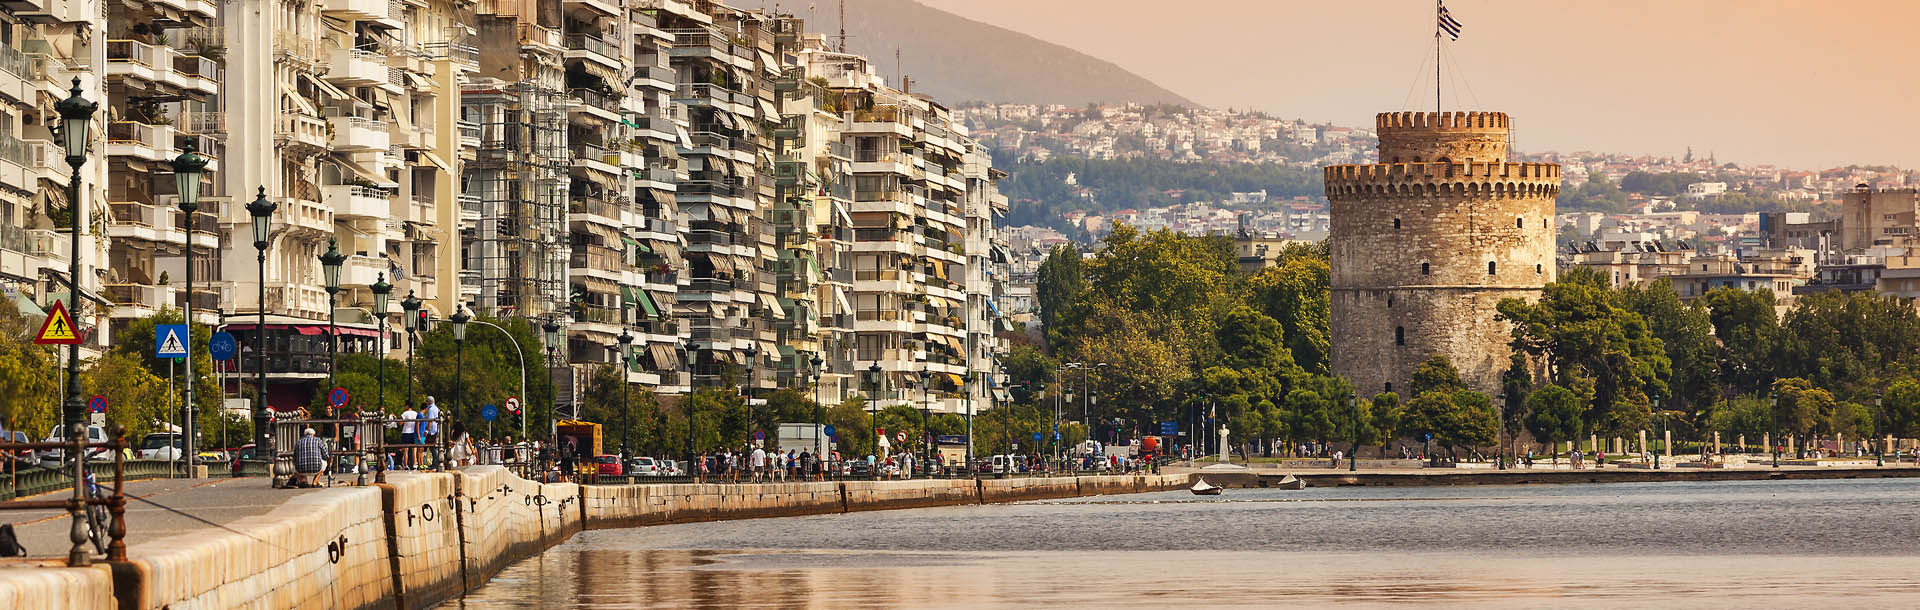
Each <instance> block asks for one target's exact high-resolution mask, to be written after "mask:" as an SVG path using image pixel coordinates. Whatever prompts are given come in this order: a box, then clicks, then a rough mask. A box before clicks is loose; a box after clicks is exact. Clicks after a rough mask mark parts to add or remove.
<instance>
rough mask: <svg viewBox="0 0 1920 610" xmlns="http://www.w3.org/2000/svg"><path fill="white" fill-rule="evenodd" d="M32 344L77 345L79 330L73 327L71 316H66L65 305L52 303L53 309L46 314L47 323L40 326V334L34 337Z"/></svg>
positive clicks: (57, 302)
mask: <svg viewBox="0 0 1920 610" xmlns="http://www.w3.org/2000/svg"><path fill="white" fill-rule="evenodd" d="M33 342H34V343H40V344H56V345H78V344H79V343H80V330H79V329H77V328H74V327H73V316H70V315H67V304H66V303H64V302H61V301H54V302H53V309H52V310H51V311H48V312H47V321H46V322H44V323H42V324H41V325H40V334H38V335H34V337H33Z"/></svg>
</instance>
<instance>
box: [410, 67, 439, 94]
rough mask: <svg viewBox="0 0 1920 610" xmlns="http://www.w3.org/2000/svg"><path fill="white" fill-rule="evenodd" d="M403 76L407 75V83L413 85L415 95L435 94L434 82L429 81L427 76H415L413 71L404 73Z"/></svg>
mask: <svg viewBox="0 0 1920 610" xmlns="http://www.w3.org/2000/svg"><path fill="white" fill-rule="evenodd" d="M402 74H405V75H407V83H409V84H411V85H413V88H414V89H415V93H426V94H428V95H432V94H433V81H432V80H428V79H427V77H425V76H421V75H418V74H414V73H413V71H412V70H407V71H403V72H402Z"/></svg>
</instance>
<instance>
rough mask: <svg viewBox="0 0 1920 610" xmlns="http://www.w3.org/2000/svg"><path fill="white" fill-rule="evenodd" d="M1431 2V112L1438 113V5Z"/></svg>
mask: <svg viewBox="0 0 1920 610" xmlns="http://www.w3.org/2000/svg"><path fill="white" fill-rule="evenodd" d="M1441 1H1442V0H1433V20H1434V26H1433V112H1434V113H1435V114H1439V112H1440V3H1441Z"/></svg>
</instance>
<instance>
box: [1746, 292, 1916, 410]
mask: <svg viewBox="0 0 1920 610" xmlns="http://www.w3.org/2000/svg"><path fill="white" fill-rule="evenodd" d="M1869 337H1870V338H1872V340H1862V339H1865V338H1869ZM1774 354H1775V356H1776V357H1775V366H1776V367H1777V369H1778V370H1782V371H1792V372H1793V373H1794V374H1796V375H1800V376H1804V377H1805V378H1806V379H1807V381H1808V382H1810V383H1812V384H1813V385H1814V386H1815V387H1821V388H1831V389H1832V390H1833V391H1834V392H1836V393H1838V394H1840V395H1842V396H1852V395H1859V394H1863V393H1866V392H1867V391H1869V389H1870V388H1876V387H1881V386H1882V385H1883V384H1884V383H1885V381H1883V380H1885V379H1888V378H1890V377H1893V376H1897V375H1899V374H1901V373H1903V372H1905V371H1911V370H1913V369H1914V368H1915V367H1916V366H1917V365H1920V314H1916V313H1915V312H1914V309H1913V306H1912V305H1911V304H1909V303H1908V302H1907V300H1906V299H1903V298H1900V297H1896V296H1890V295H1889V296H1881V295H1878V294H1875V293H1871V292H1837V291H1836V292H1822V293H1817V294H1812V295H1808V296H1807V297H1805V298H1802V299H1800V300H1799V301H1798V302H1796V303H1795V304H1794V306H1793V309H1792V310H1790V311H1788V312H1787V316H1786V318H1785V319H1783V320H1782V321H1781V323H1780V340H1779V342H1778V343H1777V349H1776V350H1775V351H1774Z"/></svg>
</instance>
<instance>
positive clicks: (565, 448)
mask: <svg viewBox="0 0 1920 610" xmlns="http://www.w3.org/2000/svg"><path fill="white" fill-rule="evenodd" d="M577 451H579V448H578V447H576V446H574V442H573V439H571V438H569V439H567V442H566V444H564V445H561V446H560V481H561V482H566V481H569V480H571V477H572V476H573V461H574V460H575V459H576V458H578V457H579V456H577V455H576V452H577Z"/></svg>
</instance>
